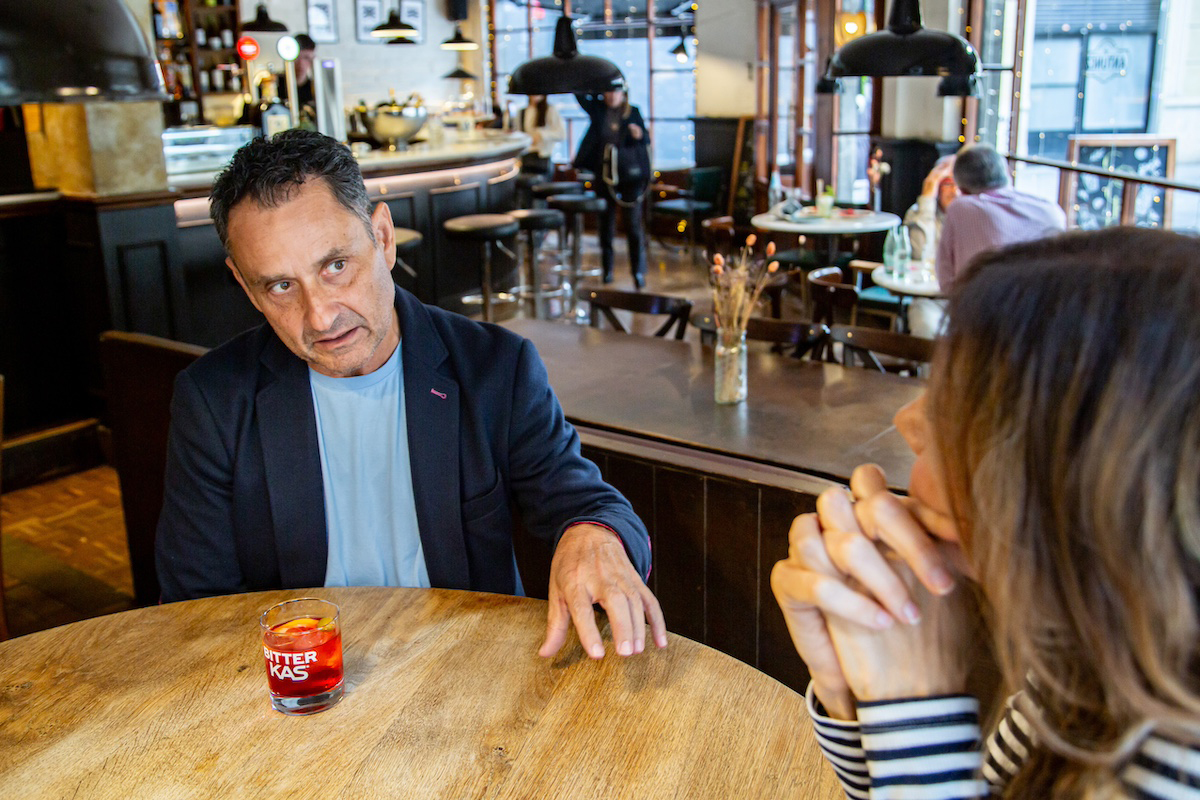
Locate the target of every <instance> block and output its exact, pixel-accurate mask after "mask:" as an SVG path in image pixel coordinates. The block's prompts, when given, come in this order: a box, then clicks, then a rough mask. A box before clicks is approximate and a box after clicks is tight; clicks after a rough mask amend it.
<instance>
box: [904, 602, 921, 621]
mask: <svg viewBox="0 0 1200 800" xmlns="http://www.w3.org/2000/svg"><path fill="white" fill-rule="evenodd" d="M901 613H903V614H904V619H905V620H907V621H908V624H909V625H916V624H917V623H918V622H920V621H921V609H919V608H917V604H916V603H909V604H908V605H906V606H904V610H903V611H902V612H901Z"/></svg>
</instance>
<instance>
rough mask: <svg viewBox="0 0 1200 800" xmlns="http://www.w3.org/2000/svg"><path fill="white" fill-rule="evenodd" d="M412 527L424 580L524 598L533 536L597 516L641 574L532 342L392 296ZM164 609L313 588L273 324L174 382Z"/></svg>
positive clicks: (313, 449) (305, 461)
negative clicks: (524, 553)
mask: <svg viewBox="0 0 1200 800" xmlns="http://www.w3.org/2000/svg"><path fill="white" fill-rule="evenodd" d="M396 311H397V313H398V314H399V318H400V333H401V343H400V347H401V360H402V364H403V371H404V401H405V408H406V413H407V428H408V443H409V457H410V459H411V463H412V479H413V491H414V494H415V496H416V506H417V509H416V511H417V523H418V526H419V529H420V536H421V545H422V547H423V548H424V553H425V562H426V567H427V569H428V571H429V580H430V583H431V584H432V585H433V586H435V587H439V588H450V589H473V590H476V591H488V592H501V593H507V594H519V593H520V592H521V580H520V576H519V575H518V574H517V570H516V566H515V563H516V562H515V558H514V554H513V544H512V526H513V517H512V509H513V507H515V508H516V509H517V510H518V511H519V513H520V514H521V517H522V520H523V522H524V524H525V526H526V529H527V530H528V531H529V532H530V533H532V534H533V535H534V536H538V537H540V538H542V539H545V540H548V541H550V542H551V543H552V544H555V545H556V544H557V542H558V538H559V537H560V536H562V533H563V531H564V530H565V528H566V527H567V526H568V525H570V524H572V523H574V522H581V521H593V522H600V523H603V524H604V525H607V526H609V527H610V528H612V529H613V530H615V531H616V532H617V533H618V535H619V536H620V537H621V539H622V540H623V541H624V543H625V549H626V552H627V553H628V554H629V556H630V560H631V561H632V562H633V565H634V567H635V568H636V569H637V571H638V572H639V573H640V574H641V575H642V577H643V578H645V577H646V576H647V575H648V572H649V568H650V541H649V537H648V535H647V533H646V528H645V526H644V525H643V524H642V522H641V520H640V519H638V517H637V515H636V514H634V512H633V509H632V507H630V505H629V502H628V501H627V500H626V499H625V498H624V497H623V496H622V495H621V494H620V493H619V492H617V490H616V489H614V488H613V487H611V486H609V485H608V484H607V483H605V482H604V481H603V480H602V479H601V477H600V472H599V470H598V469H597V468H596V466H595V465H594V464H592V462H590V461H588V460H587V459H585V458H583V457H582V456H581V455H580V453H579V437H578V435H577V434H576V433H575V429H574V428H573V427H572V426H571V425H570V423H568V422H567V421H566V419H564V417H563V412H562V407H561V406H560V405H559V403H558V399H557V398H556V397H555V396H554V393H553V392H552V391H551V389H550V385H549V382H548V379H547V375H546V369H545V366H544V365H543V364H542V361H541V359H540V358H539V357H538V355H537V352H536V350H535V349H534V347H533V345H532V344H531V343H530V342H529V341H528V340H526V339H523V338H521V337H519V336H517V335H515V334H513V333H511V332H509V331H506V330H505V329H503V328H500V327H497V326H495V325H487V324H482V323H478V322H474V321H471V320H468V319H467V318H466V317H463V316H460V315H458V314H452V313H450V312H447V311H443V310H442V309H439V308H434V307H431V306H425V305H423V304H421V303H420V302H419V301H418V300H417V299H416V298H415V297H413V296H412V295H411V294H409V293H408V292H406V291H404V290H402V289H399V288H397V289H396ZM155 550H156V553H155V557H156V560H157V567H158V579H159V582H160V583H161V585H162V597H163V601H164V602H171V601H175V600H184V599H190V598H194V597H204V596H208V595H217V594H229V593H234V592H245V591H259V590H264V589H279V588H301V587H313V586H322V585H324V583H325V565H326V559H327V557H328V546H327V532H326V527H325V494H324V488H323V482H322V476H321V462H320V455H319V452H318V445H317V423H316V416H315V413H314V411H313V401H312V393H311V390H310V388H309V378H308V366H307V365H306V364H305V363H304V362H303V361H301V360H300V359H299V358H297V357H296V356H295V355H293V354H292V353H291V351H289V350H288V349H287V347H286V346H285V345H284V344H283V343H282V342H281V341H280V340H279V338H278V337H277V336H276V335H275V332H274V331H273V330H271V327H270V326H269V325H266V324H264V325H261V326H259V327H258V328H255V329H253V330H250V331H247V332H246V333H244V334H241V335H240V336H238V337H236V338H235V339H233V340H232V341H230V342H228V343H226V344H224V345H222V346H221V347H219V348H217V349H215V350H213V351H211V352H209V353H207V354H206V355H204V356H203V357H202V358H200V359H198V360H197V361H196V362H195V363H194V364H192V365H191V366H190V367H188V368H187V369H186V370H184V371H183V372H181V373H180V374H179V377H178V378H177V379H176V382H175V396H174V399H173V400H172V403H171V432H170V439H169V443H168V449H167V469H166V486H165V491H164V501H163V510H162V515H161V516H160V518H159V522H158V536H157V541H156V548H155Z"/></svg>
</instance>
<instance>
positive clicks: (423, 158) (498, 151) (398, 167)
mask: <svg viewBox="0 0 1200 800" xmlns="http://www.w3.org/2000/svg"><path fill="white" fill-rule="evenodd" d="M531 142H532V139H530V137H529V136H527V135H526V134H524V133H517V132H504V131H474V132H472V135H471V136H470V137H469V138H460V137H458V136H456V135H455V133H454V132H453V131H446V142H445V144H444V145H442V146H441V147H432V146H430V145H429V144H428V143H420V144H413V145H409V146H408V148H406V149H404V150H396V151H394V152H388V151H386V150H372V151H370V152H368V153H364V154H362V155H358V156H356V158H357V159H358V164H359V167H360V168H361V169H362V172H363V176H364V177H367V178H370V177H373V176H376V175H404V174H408V173H413V172H423V171H426V170H440V169H453V168H456V167H467V166H473V165H476V164H485V163H487V162H491V161H501V160H504V159H509V158H514V157H516V156H518V155H520V154H521V153H523V152H524V151H525V150H526V149H527V148H528V147H529V145H530V143H531ZM217 174H218V172H217V171H214V172H194V173H188V174H185V175H174V176H171V177H170V178H169V182H170V184H171V188H172V189H176V190H178V191H180V192H183V193H184V194H186V195H189V196H194V195H200V194H204V195H207V192H208V190H209V189H210V188H211V187H212V184H213V181H214V180H215V179H216V177H217Z"/></svg>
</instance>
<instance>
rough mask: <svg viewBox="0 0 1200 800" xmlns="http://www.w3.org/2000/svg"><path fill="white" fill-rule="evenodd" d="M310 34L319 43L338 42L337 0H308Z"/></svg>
mask: <svg viewBox="0 0 1200 800" xmlns="http://www.w3.org/2000/svg"><path fill="white" fill-rule="evenodd" d="M308 35H309V36H311V37H312V40H313V41H314V42H316V43H317V44H334V43H336V42H337V40H338V35H337V0H308Z"/></svg>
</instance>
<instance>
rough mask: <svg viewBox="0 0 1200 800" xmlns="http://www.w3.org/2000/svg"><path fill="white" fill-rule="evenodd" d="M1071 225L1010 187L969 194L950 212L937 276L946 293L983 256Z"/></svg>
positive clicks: (942, 236) (1051, 208) (1056, 211)
mask: <svg viewBox="0 0 1200 800" xmlns="http://www.w3.org/2000/svg"><path fill="white" fill-rule="evenodd" d="M1066 226H1067V217H1066V215H1065V214H1063V210H1062V209H1061V208H1059V207H1058V206H1057V205H1055V204H1054V203H1051V202H1050V201H1049V200H1043V199H1042V198H1040V197H1034V196H1033V195H1031V194H1026V193H1024V192H1018V191H1017V190H1016V189H1013V188H1012V187H1011V186H1006V187H1004V188H1002V189H989V190H987V191H986V192H981V193H979V194H964V195H963V196H961V197H959V198H957V199H956V200H955V201H954V202H953V203H951V204H950V206H949V207H948V208H947V209H946V219H945V222H943V223H942V230H941V233H940V234H939V235H938V244H937V265H936V267H937V276H938V284H939V286H940V287H941V289H942V292H949V291H950V287H951V286H952V285H953V283H954V279H955V278H956V277H957V276H958V275H959V274H960V273H961V272H962V271H963V270H964V269H965V268H966V266H967V264H969V263H971V259H973V258H974V257H975V256H976V255H978V254H979V253H982V252H983V251H984V250H991V249H993V248H996V247H1003V246H1004V245H1009V244H1016V243H1017V242H1026V241H1029V240H1031V239H1041V238H1042V237H1045V236H1053V235H1054V234H1056V233H1060V232H1061V231H1062V230H1064V229H1065V228H1066Z"/></svg>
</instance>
